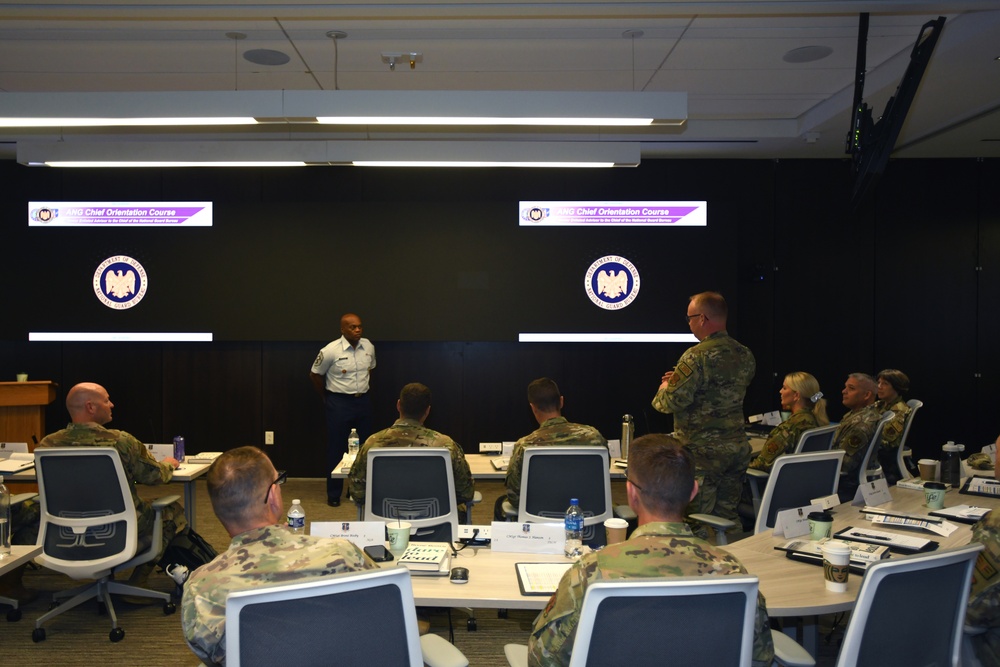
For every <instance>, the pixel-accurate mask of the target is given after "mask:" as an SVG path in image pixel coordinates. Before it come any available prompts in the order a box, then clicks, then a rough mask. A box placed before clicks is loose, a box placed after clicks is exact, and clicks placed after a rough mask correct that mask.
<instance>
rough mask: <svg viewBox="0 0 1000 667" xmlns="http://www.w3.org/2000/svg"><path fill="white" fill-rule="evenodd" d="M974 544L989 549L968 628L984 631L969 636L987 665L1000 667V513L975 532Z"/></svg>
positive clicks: (981, 562)
mask: <svg viewBox="0 0 1000 667" xmlns="http://www.w3.org/2000/svg"><path fill="white" fill-rule="evenodd" d="M972 541H973V542H981V543H982V544H983V546H984V547H985V548H984V549H983V550H982V551H980V552H979V557H978V559H977V560H976V567H975V569H974V570H973V572H972V592H971V595H970V596H969V607H968V613H967V616H966V618H965V622H966V625H970V626H972V627H975V628H982V629H985V630H986V631H985V632H983V633H981V634H974V635H971V636H970V635H967V636H969V637H970V640H971V642H972V646H973V650H974V651H975V653H976V657H977V658H979V660H980V661H981V662H982V664H983V665H986V666H990V667H996V665H1000V512H996V511H994V512H990V513H989V514H987V515H986V516H985V517H983V518H982V519H981V520H980V521H979V522H978V523H977V524H976V525H975V526H973V528H972Z"/></svg>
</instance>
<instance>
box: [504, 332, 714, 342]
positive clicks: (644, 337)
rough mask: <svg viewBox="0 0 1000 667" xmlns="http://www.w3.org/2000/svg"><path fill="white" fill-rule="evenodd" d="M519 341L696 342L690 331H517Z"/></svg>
mask: <svg viewBox="0 0 1000 667" xmlns="http://www.w3.org/2000/svg"><path fill="white" fill-rule="evenodd" d="M517 341H518V342H519V343H697V342H698V339H697V338H695V336H694V334H690V333H519V334H517Z"/></svg>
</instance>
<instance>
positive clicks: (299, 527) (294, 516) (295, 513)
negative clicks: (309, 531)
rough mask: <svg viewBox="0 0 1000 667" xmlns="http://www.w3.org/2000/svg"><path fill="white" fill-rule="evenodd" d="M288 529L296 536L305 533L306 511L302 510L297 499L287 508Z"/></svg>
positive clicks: (300, 502) (300, 503)
mask: <svg viewBox="0 0 1000 667" xmlns="http://www.w3.org/2000/svg"><path fill="white" fill-rule="evenodd" d="M288 529H289V530H291V531H292V532H293V533H295V534H296V535H304V534H305V532H306V511H305V510H304V509H302V501H300V500H299V499H298V498H296V499H295V500H293V501H292V506H291V507H289V508H288Z"/></svg>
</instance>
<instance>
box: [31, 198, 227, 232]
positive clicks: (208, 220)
mask: <svg viewBox="0 0 1000 667" xmlns="http://www.w3.org/2000/svg"><path fill="white" fill-rule="evenodd" d="M28 226H29V227H107V226H122V227H211V226H212V202H186V201H185V202H76V201H62V202H34V201H33V202H28Z"/></svg>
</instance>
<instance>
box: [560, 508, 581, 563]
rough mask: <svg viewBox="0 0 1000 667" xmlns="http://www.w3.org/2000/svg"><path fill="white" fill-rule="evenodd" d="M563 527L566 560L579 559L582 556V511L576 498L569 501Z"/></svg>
mask: <svg viewBox="0 0 1000 667" xmlns="http://www.w3.org/2000/svg"><path fill="white" fill-rule="evenodd" d="M565 525H566V546H565V547H564V549H563V550H564V551H565V553H566V557H567V558H574V559H575V558H579V557H580V556H581V555H583V510H581V509H580V501H579V500H578V499H577V498H572V499H570V501H569V507H568V508H567V509H566V523H565Z"/></svg>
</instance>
